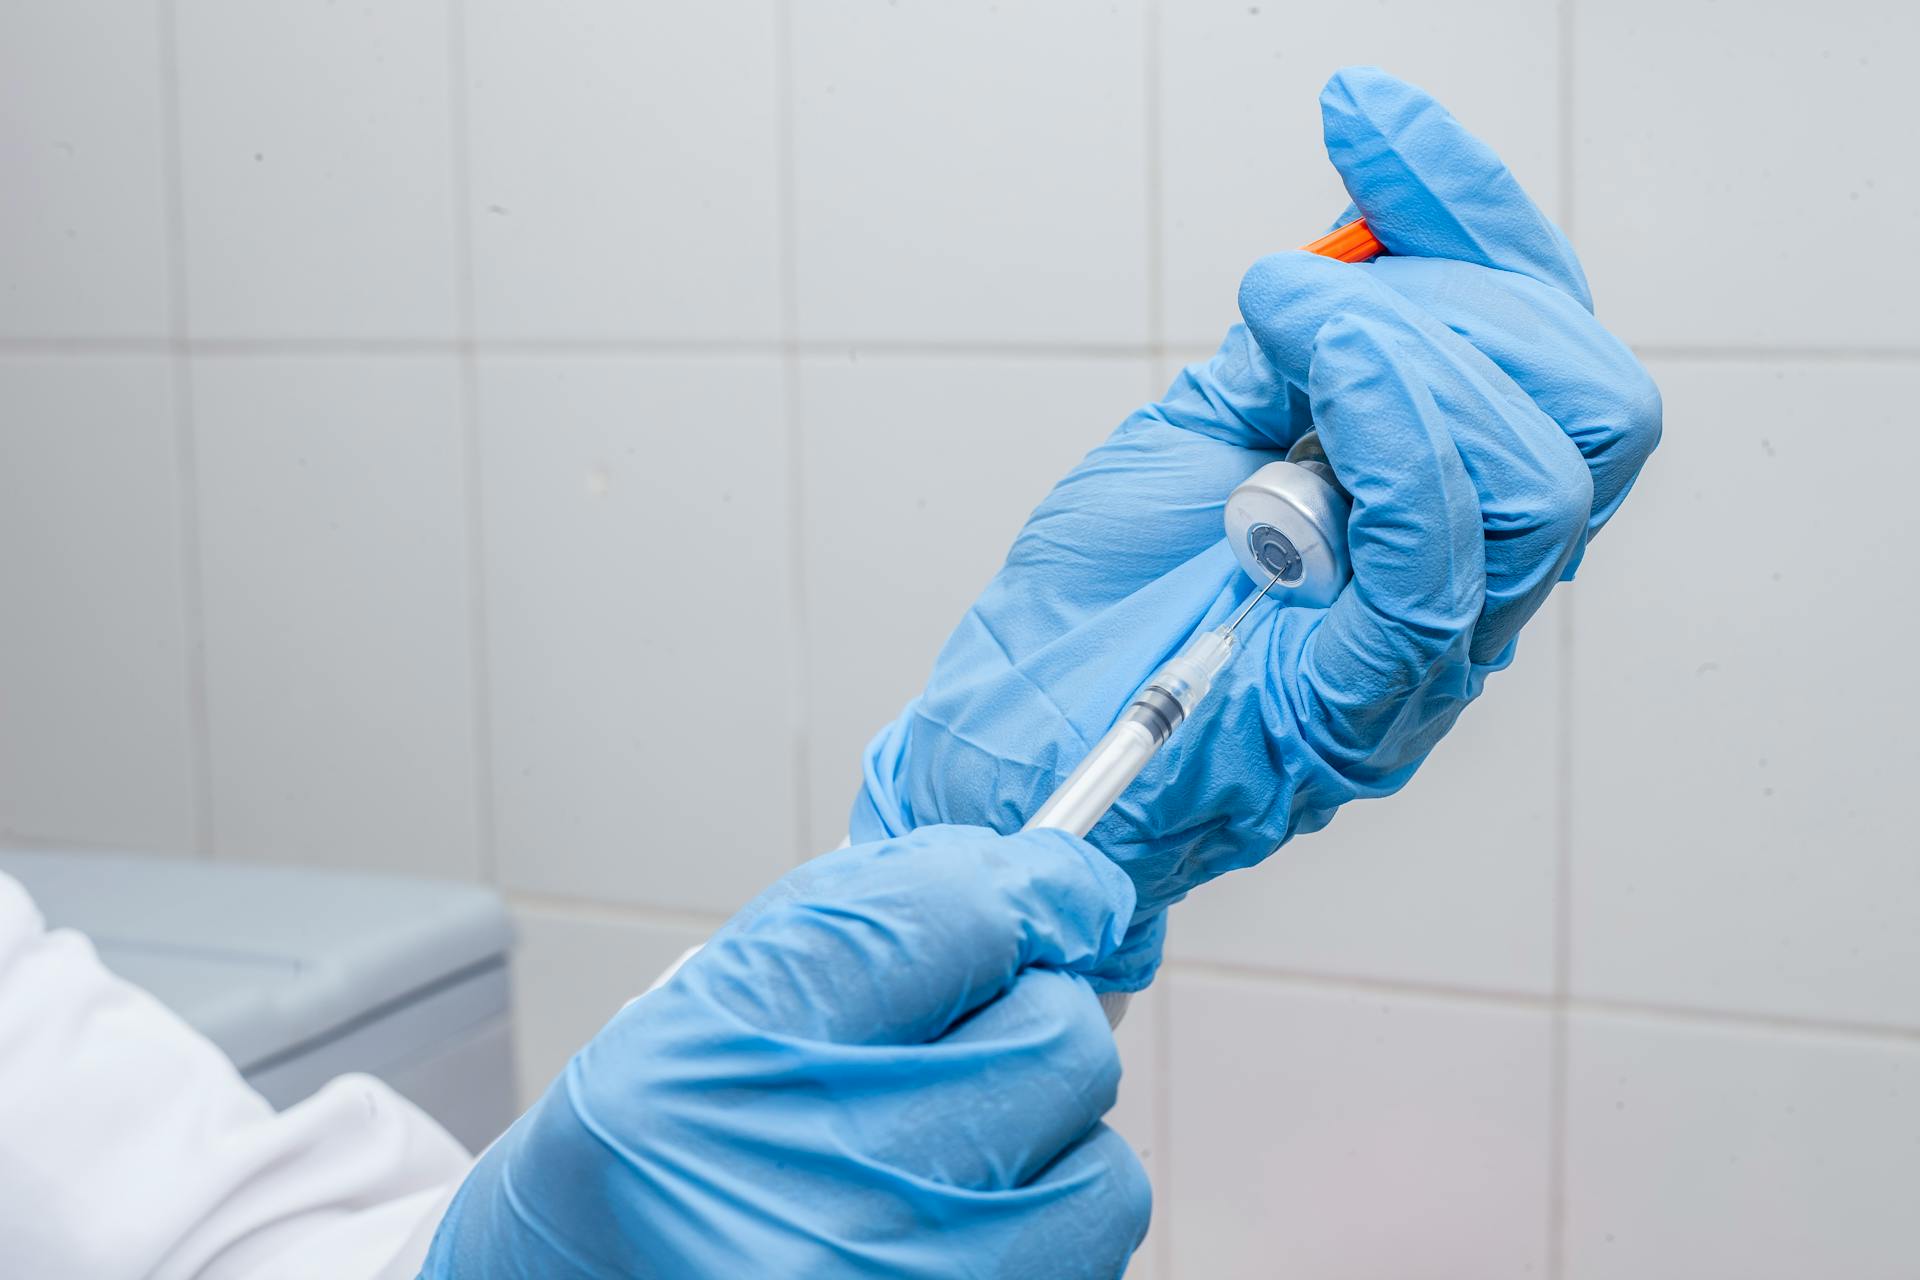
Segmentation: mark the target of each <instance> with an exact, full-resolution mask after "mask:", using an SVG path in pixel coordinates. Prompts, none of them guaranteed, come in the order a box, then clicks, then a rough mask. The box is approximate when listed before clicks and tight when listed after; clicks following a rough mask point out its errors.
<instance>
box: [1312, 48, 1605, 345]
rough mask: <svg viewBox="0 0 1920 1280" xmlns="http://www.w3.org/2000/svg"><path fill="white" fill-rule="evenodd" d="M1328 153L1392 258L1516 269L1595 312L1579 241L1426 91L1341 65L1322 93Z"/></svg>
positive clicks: (1371, 70)
mask: <svg viewBox="0 0 1920 1280" xmlns="http://www.w3.org/2000/svg"><path fill="white" fill-rule="evenodd" d="M1320 119H1321V126H1322V128H1323V129H1324V131H1325V135H1326V144H1327V157H1328V159H1330V160H1332V161H1333V166H1334V168H1336V169H1338V170H1339V171H1340V177H1341V180H1342V181H1343V182H1345V183H1346V187H1347V194H1348V195H1350V196H1352V197H1353V203H1354V205H1355V207H1356V208H1358V209H1359V211H1360V212H1361V213H1363V214H1365V215H1366V218H1367V222H1368V224H1369V225H1370V226H1371V227H1372V228H1373V233H1374V235H1375V236H1377V237H1378V238H1379V240H1380V243H1382V244H1383V245H1385V246H1386V247H1387V251H1388V252H1389V253H1393V254H1405V255H1409V256H1413V257H1422V258H1452V259H1454V260H1456V261H1460V262H1473V263H1478V264H1479V265H1481V266H1483V267H1493V268H1496V269H1498V270H1501V271H1515V272H1518V273H1520V274H1522V275H1526V276H1530V277H1532V278H1533V279H1535V280H1538V281H1540V282H1541V283H1542V284H1547V285H1551V286H1553V287H1554V288H1556V289H1560V290H1562V291H1564V292H1565V293H1566V294H1567V295H1568V296H1570V297H1572V298H1573V299H1574V300H1575V301H1577V302H1578V303H1579V304H1580V305H1581V306H1582V307H1584V308H1586V309H1587V310H1589V311H1591V310H1592V309H1593V295H1592V293H1591V291H1590V290H1589V289H1588V288H1587V276H1586V272H1585V271H1583V270H1582V269H1581V266H1580V259H1579V258H1578V257H1577V256H1576V255H1575V254H1574V252H1573V246H1572V245H1571V244H1569V243H1568V242H1567V238H1566V236H1565V235H1564V234H1562V233H1561V231H1560V228H1558V227H1556V226H1555V225H1554V224H1553V222H1552V220H1551V219H1549V218H1548V217H1547V216H1546V214H1544V213H1542V212H1541V211H1540V209H1539V207H1538V206H1537V205H1535V204H1534V203H1533V201H1532V200H1531V199H1530V198H1529V197H1528V196H1527V193H1526V192H1525V191H1524V190H1522V189H1521V186H1520V183H1519V180H1518V179H1516V178H1515V177H1514V176H1513V173H1512V171H1511V170H1509V169H1508V168H1507V166H1506V165H1505V164H1504V163H1502V162H1501V160H1500V157H1499V156H1497V155H1495V154H1494V152H1493V149H1492V148H1491V147H1489V146H1487V144H1486V143H1484V142H1482V141H1480V139H1479V138H1476V137H1475V136H1474V135H1473V134H1471V133H1469V132H1468V131H1467V130H1466V128H1465V127H1464V126H1462V125H1461V123H1460V122H1459V121H1458V120H1455V119H1454V118H1453V116H1452V114H1451V113H1449V112H1448V111H1447V109H1446V108H1445V107H1443V106H1441V105H1440V104H1439V103H1438V102H1437V101H1435V100H1434V99H1433V97H1432V96H1431V95H1429V94H1428V93H1427V92H1426V91H1425V90H1422V89H1417V88H1415V87H1414V86H1413V85H1410V84H1408V83H1407V82H1406V81H1404V80H1400V79H1397V78H1395V77H1394V76H1391V75H1388V74H1387V73H1386V72H1384V71H1382V70H1380V69H1379V68H1378V67H1343V68H1342V69H1341V70H1339V71H1337V72H1335V73H1334V75H1333V78H1332V79H1330V80H1328V81H1327V85H1326V88H1325V89H1323V90H1321V93H1320Z"/></svg>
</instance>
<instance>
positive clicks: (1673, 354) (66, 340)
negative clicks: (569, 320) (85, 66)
mask: <svg viewBox="0 0 1920 1280" xmlns="http://www.w3.org/2000/svg"><path fill="white" fill-rule="evenodd" d="M463 346H464V347H468V348H471V349H472V350H473V351H474V352H476V353H478V354H484V355H490V356H547V355H577V356H594V355H600V356H608V357H618V356H643V357H644V356H656V357H662V358H665V357H672V356H685V357H703V356H711V357H714V358H725V357H738V356H754V355H761V356H776V357H777V356H781V355H784V354H786V353H787V352H789V351H792V352H794V353H796V354H798V355H802V356H835V357H843V356H845V355H847V354H848V353H849V352H856V353H860V354H865V355H870V356H878V357H889V356H891V357H895V358H906V357H910V358H913V359H952V360H971V359H981V358H987V357H992V358H1005V359H1027V360H1051V359H1113V360H1137V359H1140V358H1141V357H1149V358H1151V357H1163V356H1173V355H1176V354H1190V355H1192V356H1193V357H1194V358H1195V359H1205V358H1206V357H1208V356H1210V355H1211V354H1212V353H1213V348H1212V347H1210V346H1207V345H1206V344H1204V343H1196V342H1186V341H1178V340H1174V341H1164V340H1163V341H1160V342H1158V343H1157V344H1156V343H1153V342H1142V343H1124V342H1123V343H1100V342H1087V343H1076V342H1001V343H995V342H980V341H975V340H964V341H963V340H956V341H952V342H942V341H900V340H897V339H891V338H844V339H827V338H815V339H805V340H796V341H791V342H789V341H785V340H771V341H769V340H761V339H739V340H726V339H698V338H692V339H677V338H493V339H480V338H472V339H468V340H464V341H463V340H459V339H450V340H443V339H436V338H188V339H185V340H180V339H175V338H171V337H152V336H147V337H139V336H132V335H128V336H122V337H106V338H101V337H82V336H68V337H19V336H12V337H0V354H8V355H53V356H59V355H167V354H170V353H173V352H175V351H185V352H186V353H188V354H191V355H215V356H254V355H257V356H276V355H277V356H303V355H313V356H333V355H354V356H369V357H406V356H423V355H457V354H459V353H460V350H461V348H462V347H463ZM1628 346H1629V348H1630V349H1631V350H1632V351H1633V352H1634V354H1635V355H1637V356H1640V357H1641V358H1643V359H1651V360H1673V361H1697V362H1700V363H1706V364H1745V363H1751V364H1765V363H1779V362H1786V363H1805V364H1820V363H1835V364H1893V365H1907V364H1915V363H1920V347H1846V346H1837V347H1826V346H1816V345H1804V346H1794V345H1766V344H1753V345H1745V346H1741V345H1730V346H1687V345H1679V344H1673V343H1629V344H1628Z"/></svg>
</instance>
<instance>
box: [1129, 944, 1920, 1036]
mask: <svg viewBox="0 0 1920 1280" xmlns="http://www.w3.org/2000/svg"><path fill="white" fill-rule="evenodd" d="M1161 972H1162V973H1163V974H1167V975H1171V976H1184V977H1188V978H1204V979H1209V980H1213V981H1224V982H1241V983H1248V984H1252V985H1267V986H1272V987H1284V988H1293V989H1301V990H1310V991H1318V992H1322V993H1325V994H1329V995H1332V994H1346V995H1354V996H1381V997H1385V998H1390V999H1409V1000H1425V1001H1430V1002H1434V1003H1445V1004H1454V1005H1469V1006H1473V1007H1476V1008H1480V1009H1489V1010H1491V1009H1500V1010H1506V1011H1508V1012H1515V1013H1526V1012H1535V1013H1546V1014H1552V1013H1553V1012H1555V1010H1556V1009H1557V1008H1558V1007H1560V1004H1561V1001H1560V999H1559V997H1557V996H1556V995H1554V994H1553V993H1552V992H1551V991H1546V992H1530V991H1516V990H1511V989H1508V990H1502V989H1498V988H1493V987H1485V988H1481V987H1466V986H1457V985H1452V984H1446V983H1433V982H1419V981H1414V980H1407V979H1398V978H1370V977H1361V976H1357V975H1352V974H1339V973H1329V972H1320V971H1314V970H1308V969H1277V968H1265V967H1262V966H1258V965H1248V964H1238V963H1231V962H1223V961H1212V960H1168V961H1167V962H1166V963H1165V964H1164V965H1163V966H1162V969H1161ZM1564 1006H1565V1009H1566V1012H1567V1013H1568V1014H1570V1015H1571V1014H1592V1015H1600V1016H1605V1017H1619V1018H1644V1019H1648V1020H1653V1021H1659V1022H1667V1023H1678V1024H1682V1025H1685V1026H1689V1027H1693V1028H1695V1029H1707V1030H1719V1031H1737V1032H1745V1033H1747V1034H1752V1035H1791V1036H1807V1037H1818V1038H1832V1039H1851V1040H1868V1041H1873V1042H1875V1043H1879V1044H1885V1045H1900V1046H1903V1047H1907V1048H1920V1025H1914V1026H1900V1025H1897V1024H1893V1023H1876V1022H1850V1021H1845V1020H1842V1019H1832V1018H1806V1017H1800V1016H1797V1015H1793V1014H1772V1013H1758V1012H1742V1011H1739V1010H1732V1009H1712V1008H1707V1007H1705V1006H1700V1005H1682V1004H1663V1003H1660V1002H1657V1001H1651V1000H1634V999H1624V998H1612V997H1605V996H1576V995H1572V994H1569V995H1568V996H1567V997H1566V999H1565V1001H1564Z"/></svg>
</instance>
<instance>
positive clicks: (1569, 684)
mask: <svg viewBox="0 0 1920 1280" xmlns="http://www.w3.org/2000/svg"><path fill="white" fill-rule="evenodd" d="M1577 3H1578V0H1559V3H1558V5H1557V6H1556V11H1555V15H1554V32H1555V45H1556V47H1555V50H1554V53H1555V62H1556V67H1557V70H1558V73H1559V75H1558V85H1557V91H1558V92H1557V100H1556V105H1557V107H1558V109H1559V115H1560V119H1559V122H1558V123H1559V135H1560V164H1559V173H1558V177H1559V180H1560V199H1559V204H1560V225H1561V229H1562V230H1563V231H1564V232H1566V234H1567V237H1568V239H1569V240H1571V239H1572V237H1573V234H1574V231H1575V219H1574V207H1575V206H1574V193H1575V184H1576V183H1577V182H1578V180H1579V175H1578V173H1577V171H1576V167H1575V165H1574V146H1575V143H1576V138H1575V130H1574V43H1573V42H1574V35H1575V22H1576V14H1575V5H1576V4H1577ZM1570 585H1571V584H1569V586H1570ZM1561 594H1562V601H1561V613H1560V617H1559V619H1558V627H1557V632H1558V634H1557V635H1556V636H1555V639H1556V641H1557V642H1558V644H1557V647H1558V649H1559V651H1560V669H1559V670H1558V671H1557V672H1556V673H1555V677H1554V700H1555V703H1556V704H1557V705H1556V708H1555V710H1556V711H1557V713H1558V714H1557V715H1556V717H1555V719H1556V720H1557V721H1558V724H1557V725H1556V733H1555V735H1554V762H1553V763H1554V779H1553V791H1554V813H1553V843H1554V878H1553V1014H1552V1018H1551V1020H1550V1022H1549V1024H1548V1035H1549V1042H1548V1054H1547V1056H1548V1067H1547V1069H1548V1072H1549V1076H1548V1083H1547V1108H1548V1111H1547V1151H1546V1157H1547V1221H1546V1237H1547V1280H1564V1277H1565V1276H1566V1271H1567V1258H1566V1253H1567V1246H1566V1241H1567V1124H1568V1106H1569V1102H1568V1097H1567V1093H1568V1080H1569V1077H1570V1075H1571V1064H1570V1063H1569V1061H1568V1055H1569V1052H1570V1049H1571V1043H1570V1039H1569V1030H1570V1028H1569V1012H1568V1005H1569V1000H1570V997H1571V995H1572V977H1573V734H1574V727H1575V726H1574V715H1573V672H1574V665H1573V664H1574V661H1575V656H1576V649H1577V632H1576V627H1575V619H1576V618H1577V616H1578V610H1579V601H1578V600H1577V599H1576V594H1575V592H1573V591H1572V590H1570V589H1569V590H1566V591H1563V592H1562V593H1561Z"/></svg>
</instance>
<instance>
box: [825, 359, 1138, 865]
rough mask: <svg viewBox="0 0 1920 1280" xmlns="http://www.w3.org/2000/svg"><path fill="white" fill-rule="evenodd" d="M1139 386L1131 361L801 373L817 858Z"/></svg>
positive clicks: (923, 363)
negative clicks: (965, 626) (1031, 528)
mask: <svg viewBox="0 0 1920 1280" xmlns="http://www.w3.org/2000/svg"><path fill="white" fill-rule="evenodd" d="M1146 387H1147V366H1146V362H1145V361H1144V360H1141V359H1120V358H1107V359H1102V358H1091V357H1088V358H1051V359H1031V358H1027V359H1021V358H1015V357H999V358H995V357H986V356H982V357H973V358H965V357H962V358H953V357H943V358H915V357H905V356H889V355H886V354H883V353H872V352H865V351H859V352H855V351H849V352H847V353H845V354H842V355H836V356H821V357H818V358H811V359H808V360H806V361H804V362H802V364H801V366H800V438H801V441H802V449H801V455H800V458H801V475H802V480H803V489H802V491H803V493H804V494H805V495H806V514H805V541H804V543H803V549H804V553H805V563H806V565H807V574H806V583H807V624H808V625H807V653H808V673H809V674H808V688H807V708H808V722H807V747H808V761H809V774H810V778H811V784H812V805H811V810H812V818H811V824H810V826H811V833H812V844H813V846H814V847H815V848H819V849H830V848H832V847H833V846H834V845H835V844H838V843H839V842H840V841H841V840H842V839H844V838H845V836H846V834H847V810H848V806H849V805H850V804H851V803H852V800H853V795H854V792H855V791H856V790H858V788H859V782H860V759H861V752H862V749H863V748H864V747H865V746H866V744H867V742H868V741H869V740H870V739H871V738H872V737H873V735H874V734H875V733H876V732H878V731H879V729H880V728H881V726H882V725H884V724H886V723H887V722H888V721H890V720H892V719H893V718H894V716H896V715H898V714H899V712H900V708H901V707H902V706H904V705H905V704H906V702H907V700H908V699H910V698H912V697H914V696H915V695H917V694H918V693H919V692H920V690H921V688H922V686H924V685H925V683H926V678H927V668H928V662H929V657H930V655H931V654H933V653H935V652H937V651H938V650H939V648H940V646H941V644H942V643H944V642H945V640H946V638H947V635H948V633H949V632H951V631H952V630H953V628H954V625H955V624H956V623H958V622H959V621H960V617H961V615H962V614H964V613H965V612H966V608H967V605H968V604H969V603H970V602H971V601H972V600H973V598H974V597H975V596H977V595H978V594H980V589H981V588H982V587H984V586H985V585H986V583H987V581H988V580H989V579H990V578H992V576H993V575H994V573H995V572H996V571H998V569H999V568H1000V564H1001V562H1002V560H1003V559H1004V558H1005V556H1006V549H1007V544H1008V543H1010V542H1012V541H1013V535H1014V534H1016V533H1017V532H1019V530H1020V525H1021V523H1022V522H1023V521H1024V520H1025V519H1026V518H1027V515H1028V513H1029V512H1031V511H1032V510H1033V508H1034V507H1035V506H1036V505H1037V504H1038V503H1039V502H1040V500H1041V499H1042V498H1044V497H1046V495H1047V491H1048V490H1049V489H1050V488H1052V487H1053V482H1054V481H1055V480H1057V479H1059V477H1060V476H1061V474H1062V473H1064V472H1065V471H1066V470H1067V469H1068V468H1070V467H1071V466H1073V464H1074V463H1076V462H1078V461H1079V460H1080V457H1081V455H1082V454H1084V453H1085V452H1086V451H1087V450H1088V449H1091V448H1092V447H1093V446H1094V445H1096V444H1098V443H1099V442H1100V441H1101V440H1103V439H1105V438H1106V436H1107V434H1108V433H1109V432H1111V431H1112V430H1113V428H1114V427H1115V426H1117V425H1118V424H1119V422H1120V420H1121V419H1122V418H1123V417H1124V416H1125V415H1126V414H1127V412H1128V411H1129V410H1130V409H1132V408H1133V407H1134V406H1135V405H1137V404H1139V403H1140V401H1141V400H1142V399H1143V398H1144V397H1145V395H1146V394H1147V392H1146Z"/></svg>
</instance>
